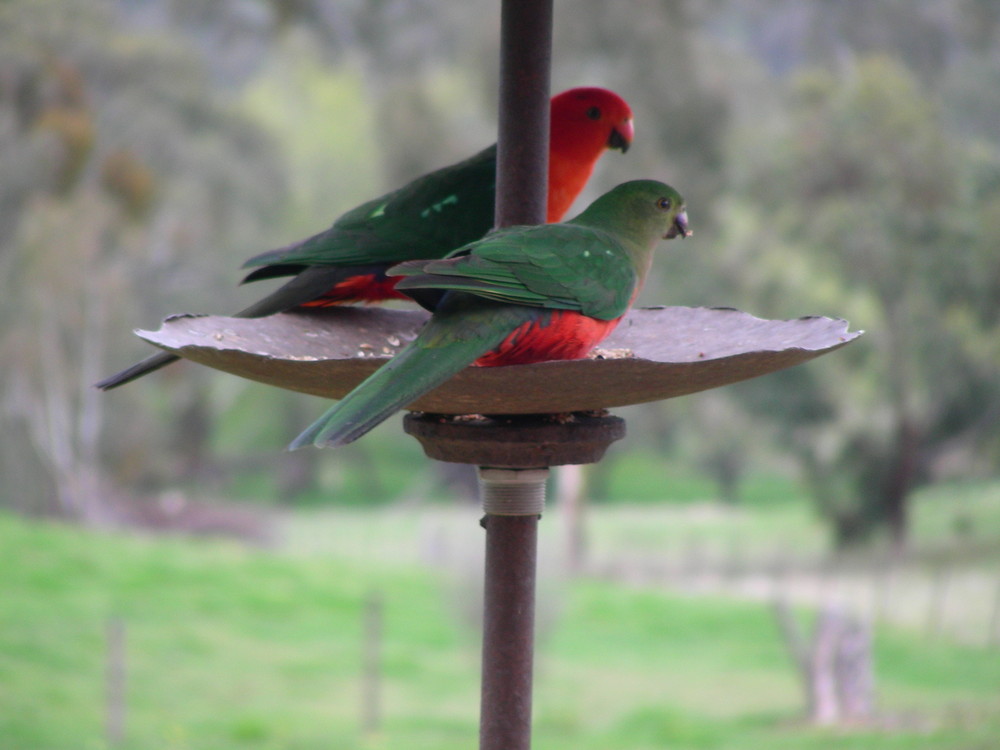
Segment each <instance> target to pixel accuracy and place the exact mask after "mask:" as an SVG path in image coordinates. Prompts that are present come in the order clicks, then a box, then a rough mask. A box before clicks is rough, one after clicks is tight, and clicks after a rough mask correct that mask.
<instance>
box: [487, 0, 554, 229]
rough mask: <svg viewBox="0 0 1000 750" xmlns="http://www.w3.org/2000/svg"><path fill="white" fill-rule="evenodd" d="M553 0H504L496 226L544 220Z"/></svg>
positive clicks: (539, 222) (546, 186) (538, 222)
mask: <svg viewBox="0 0 1000 750" xmlns="http://www.w3.org/2000/svg"><path fill="white" fill-rule="evenodd" d="M551 65H552V0H503V3H502V5H501V9H500V118H499V122H498V133H497V205H496V225H497V226H498V227H504V226H509V225H511V224H543V223H545V217H546V203H547V200H546V196H547V192H548V171H549V70H550V68H551Z"/></svg>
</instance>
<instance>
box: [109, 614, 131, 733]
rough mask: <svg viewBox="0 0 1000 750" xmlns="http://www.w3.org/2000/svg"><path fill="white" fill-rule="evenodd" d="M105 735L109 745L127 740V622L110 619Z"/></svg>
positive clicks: (115, 618)
mask: <svg viewBox="0 0 1000 750" xmlns="http://www.w3.org/2000/svg"><path fill="white" fill-rule="evenodd" d="M105 639H106V644H107V645H106V649H107V650H106V665H105V680H106V685H105V711H106V716H105V727H104V728H105V733H106V735H107V739H108V745H109V746H111V747H115V746H117V745H120V744H121V743H122V740H124V739H125V711H126V706H125V621H124V620H122V618H120V617H109V618H108V621H107V624H106V626H105Z"/></svg>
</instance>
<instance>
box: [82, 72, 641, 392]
mask: <svg viewBox="0 0 1000 750" xmlns="http://www.w3.org/2000/svg"><path fill="white" fill-rule="evenodd" d="M550 122H551V126H550V143H549V195H548V221H550V222H553V221H559V220H560V219H561V218H562V217H563V215H564V214H565V213H566V211H568V210H569V207H570V205H571V204H572V203H573V201H574V199H575V198H576V197H577V195H579V194H580V191H581V190H583V187H584V185H586V183H587V180H588V179H589V178H590V174H591V172H592V171H593V169H594V165H595V164H596V163H597V160H598V159H599V158H600V157H601V154H603V153H604V151H605V150H607V149H620V150H621V151H623V152H624V151H626V150H628V147H629V144H631V142H632V137H633V135H634V130H633V125H632V110H631V109H630V108H629V106H628V104H627V103H626V102H625V100H624V99H622V98H621V97H620V96H618V95H617V94H615V93H614V92H612V91H608V90H606V89H600V88H576V89H570V90H569V91H564V92H563V93H561V94H558V95H557V96H555V97H553V98H552V104H551V115H550ZM495 194H496V146H495V145H493V146H490V147H489V148H487V149H485V150H483V151H480V152H479V153H478V154H476V155H474V156H472V157H470V158H468V159H466V160H465V161H461V162H459V163H457V164H453V165H451V166H449V167H444V168H443V169H439V170H437V171H435V172H430V173H429V174H426V175H424V176H423V177H418V178H417V179H416V180H414V181H413V182H411V183H409V184H408V185H405V186H403V187H401V188H399V189H398V190H395V191H393V192H391V193H387V194H386V195H383V196H381V197H379V198H375V199H374V200H371V201H368V202H367V203H363V204H361V205H360V206H358V207H357V208H354V209H352V210H350V211H348V212H347V213H345V214H344V215H343V216H341V217H340V218H339V219H337V220H336V221H335V222H334V223H333V226H331V227H330V228H329V229H327V230H326V231H324V232H320V233H319V234H316V235H313V236H312V237H309V238H307V239H305V240H302V241H301V242H296V243H293V244H291V245H288V246H287V247H282V248H279V249H277V250H271V251H269V252H266V253H262V254H260V255H257V256H255V257H253V258H251V259H250V260H248V261H247V262H246V263H245V264H244V266H245V267H254V268H256V269H257V270H255V271H253V272H251V273H250V274H249V275H248V276H247V277H246V278H245V279H244V280H243V281H244V282H247V281H258V280H260V279H270V278H277V277H282V276H292V277H293V278H292V279H291V280H290V281H288V283H286V284H285V285H284V286H282V287H280V288H279V289H277V290H276V291H274V292H272V293H271V294H269V295H268V296H267V297H264V298H263V299H262V300H260V301H259V302H256V303H254V304H253V305H250V307H248V308H246V309H245V310H243V311H241V312H239V313H237V314H236V315H237V316H238V317H243V318H260V317H264V316H266V315H273V314H275V313H279V312H284V311H285V310H290V309H292V308H295V307H300V306H307V307H325V306H330V305H340V304H346V303H354V302H380V301H383V300H387V299H407V297H406V296H405V295H403V294H401V293H400V292H397V291H396V290H395V282H396V279H395V278H391V277H387V276H386V269H388V268H389V267H390V266H392V265H395V264H397V263H401V262H403V261H407V260H413V259H417V258H441V257H443V256H444V255H446V254H447V253H449V252H450V251H452V250H454V249H455V248H457V247H461V246H462V245H464V244H466V243H468V242H472V241H473V240H477V239H479V238H480V237H482V236H483V235H484V234H486V232H488V231H489V230H490V229H491V228H492V227H493V212H494V203H495ZM176 359H178V357H177V356H176V355H173V354H168V353H166V352H161V353H159V354H155V355H153V356H151V357H148V358H147V359H144V360H142V361H141V362H138V363H136V364H135V365H133V366H131V367H129V368H127V369H125V370H122V371H121V372H119V373H116V374H115V375H111V376H110V377H107V378H105V379H104V380H102V381H100V382H99V383H97V384H96V385H97V387H98V388H101V389H103V390H108V389H110V388H115V387H117V386H119V385H122V384H124V383H128V382H130V381H132V380H135V379H136V378H139V377H142V376H143V375H146V374H148V373H150V372H153V371H154V370H158V369H159V368H161V367H163V366H164V365H167V364H170V363H171V362H173V361H174V360H176Z"/></svg>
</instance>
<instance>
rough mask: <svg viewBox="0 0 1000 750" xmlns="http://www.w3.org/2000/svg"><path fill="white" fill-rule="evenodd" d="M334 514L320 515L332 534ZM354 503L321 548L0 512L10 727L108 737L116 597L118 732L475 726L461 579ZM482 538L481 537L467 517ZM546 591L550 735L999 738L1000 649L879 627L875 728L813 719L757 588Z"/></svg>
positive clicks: (314, 737)
mask: <svg viewBox="0 0 1000 750" xmlns="http://www.w3.org/2000/svg"><path fill="white" fill-rule="evenodd" d="M419 514H420V511H413V512H412V513H411V514H410V517H411V518H415V517H416V518H418V517H419ZM336 517H337V514H325V515H324V521H323V523H322V524H318V525H317V528H326V529H329V530H330V535H331V536H332V537H336V536H337V533H338V530H337V527H336ZM470 517H471V516H470ZM344 518H345V523H344V528H343V529H341V530H340V533H343V534H344V536H345V538H346V537H347V536H351V537H352V539H353V543H352V544H344V545H342V546H341V545H336V546H334V547H333V548H332V549H329V548H328V549H326V550H325V551H324V552H323V554H316V553H315V551H310V549H309V547H308V545H307V544H296V545H294V547H292V548H291V549H285V548H281V549H279V550H274V551H262V550H253V549H247V548H245V547H243V546H240V545H238V544H235V543H231V542H223V541H209V542H206V541H185V540H177V539H158V538H143V537H135V536H129V535H119V534H110V533H100V534H99V533H95V532H85V531H81V530H79V529H76V528H72V527H66V526H61V525H53V524H44V523H37V522H26V521H23V520H21V519H17V518H13V517H10V516H0V550H2V554H3V566H2V568H0V747H2V748H3V749H4V750H63V749H65V750H70V749H74V750H75V749H76V748H85V749H87V748H91V749H98V748H104V747H107V745H106V742H105V739H104V735H105V732H104V721H105V719H104V703H105V680H104V670H105V663H104V652H105V635H104V634H105V628H106V623H107V620H108V618H109V617H111V616H117V617H120V618H122V619H123V620H124V622H125V623H126V628H127V653H128V659H127V665H128V678H127V704H128V713H127V722H126V739H125V742H124V744H123V745H122V747H126V748H136V749H139V748H142V749H144V750H145V749H147V748H157V749H158V750H159V749H163V750H168V749H170V750H172V749H177V750H181V749H185V750H186V749H192V750H193V749H196V748H199V749H200V748H211V749H213V750H225V749H227V748H274V749H275V750H277V749H278V748H281V749H282V750H289V749H295V748H302V749H305V748H316V749H317V750H318V749H319V748H324V749H328V748H335V749H336V748H344V749H347V748H407V750H423V749H424V748H427V749H428V750H430V749H431V748H433V749H434V750H451V749H452V748H455V749H456V750H457V749H458V748H463V749H468V748H473V747H475V746H476V743H477V716H478V702H479V697H478V671H479V653H478V638H477V635H476V630H475V628H474V626H472V625H471V624H470V623H469V621H470V619H474V618H470V617H469V614H468V612H469V610H471V609H474V608H472V607H469V605H468V604H467V600H468V599H469V598H470V595H469V591H468V588H469V587H468V584H467V583H465V582H464V581H463V580H460V579H459V578H458V577H456V576H454V575H445V574H442V573H440V572H435V571H433V570H430V569H426V568H423V567H422V566H417V565H414V564H412V562H407V561H405V560H404V559H402V556H401V557H400V558H398V559H394V558H393V557H392V556H388V555H386V556H382V555H378V554H373V553H372V552H371V550H372V549H375V550H377V549H380V548H381V546H383V543H384V542H385V540H384V539H383V538H382V536H381V535H382V532H381V531H378V529H379V528H381V527H379V526H377V525H376V526H373V527H369V528H368V530H367V531H365V530H364V527H363V524H361V523H360V522H359V521H358V516H357V515H353V516H347V515H345V516H344ZM405 525H406V524H404V526H405ZM417 526H419V523H418V524H417ZM372 529H375V530H372ZM396 533H399V532H396ZM366 534H367V538H366ZM468 537H469V543H470V545H472V546H475V545H476V544H477V543H481V540H480V536H479V529H478V528H476V527H475V526H474V524H473V525H470V527H469V531H468ZM398 541H400V540H399V539H390V544H389V545H388V546H391V544H395V543H397V542H398ZM543 542H544V540H543ZM366 550H368V551H367V552H366ZM383 558H385V559H383ZM476 575H477V573H476V571H469V575H468V578H469V579H473V578H475V577H476ZM372 591H378V592H380V594H381V596H382V597H383V599H384V602H385V621H384V644H383V659H382V662H383V670H382V695H381V701H382V717H383V718H382V728H381V730H380V731H379V732H377V733H375V734H372V735H370V736H366V735H365V734H364V733H363V732H362V731H361V729H360V727H361V715H362V699H361V692H362V691H361V673H362V631H363V609H364V602H365V600H366V597H367V596H368V595H369V593H370V592H372ZM539 609H540V615H541V620H542V627H541V634H540V638H539V644H538V654H537V666H536V710H535V743H534V746H535V747H537V748H547V749H552V750H562V749H564V748H565V749H566V750H569V749H570V748H573V749H574V750H590V749H593V750H597V749H601V750H604V749H607V748H615V749H616V750H646V749H647V748H648V749H649V750H652V749H653V748H718V749H720V750H722V749H728V748H733V749H734V750H735V749H736V748H741V749H749V750H757V749H758V748H759V749H761V750H763V748H769V749H774V748H777V749H778V750H782V749H783V748H789V750H791V749H792V748H795V749H796V750H800V749H802V748H806V749H813V748H815V749H817V750H820V749H823V750H826V749H830V750H833V749H834V748H836V749H838V750H839V749H841V748H843V749H846V748H859V749H860V748H865V749H866V750H867V749H869V748H871V749H874V750H880V749H881V748H887V749H888V748H892V749H893V750H896V749H903V748H914V749H916V748H920V749H924V748H941V749H942V750H944V749H947V750H974V749H975V750H987V749H988V748H993V747H996V746H997V744H998V743H1000V650H996V649H995V650H988V649H985V648H975V647H970V646H959V645H955V644H952V643H949V642H947V641H946V640H943V639H939V640H937V641H929V640H925V639H921V638H919V637H917V636H915V635H913V634H910V633H907V632H897V631H892V630H882V631H880V632H879V633H878V634H877V643H876V653H877V678H878V694H879V703H880V711H881V715H882V719H881V720H880V726H878V727H870V728H867V729H856V730H851V731H845V730H837V731H834V730H818V729H814V728H811V727H808V726H806V725H804V724H803V723H802V721H801V720H800V716H801V711H802V697H801V694H800V691H799V688H798V685H797V682H796V677H795V673H794V672H793V670H792V668H791V666H790V664H789V662H788V659H787V656H786V655H785V653H784V650H783V647H782V645H781V643H780V641H779V639H778V635H777V632H776V629H775V626H774V623H773V621H772V618H771V615H770V612H769V610H768V608H767V607H766V606H763V605H761V604H757V603H752V602H734V601H727V600H725V599H722V598H719V597H710V596H699V597H686V596H680V595H670V594H666V593H662V592H659V591H651V590H630V589H628V588H624V587H620V586H614V585H612V584H607V583H597V582H586V581H579V582H567V581H565V580H560V579H559V578H558V577H556V578H555V579H550V580H547V581H546V582H545V583H543V585H542V586H541V590H540V601H539Z"/></svg>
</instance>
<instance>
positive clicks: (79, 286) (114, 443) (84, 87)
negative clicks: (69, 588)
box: [0, 0, 281, 522]
mask: <svg viewBox="0 0 1000 750" xmlns="http://www.w3.org/2000/svg"><path fill="white" fill-rule="evenodd" d="M0 50H2V51H0V68H2V70H3V71H4V75H3V76H2V77H0V154H2V155H3V156H2V158H3V164H2V165H0V172H2V173H3V174H4V180H3V182H2V187H0V211H2V212H3V221H2V222H0V223H2V225H3V227H4V230H3V233H2V236H0V263H2V268H0V272H2V273H3V275H4V277H5V278H7V279H13V280H16V282H17V283H16V284H11V285H9V286H8V290H7V291H6V292H5V294H4V295H3V299H2V302H0V306H2V307H0V311H2V313H3V315H2V322H0V349H2V356H3V359H4V361H5V362H7V363H8V367H7V370H8V374H7V376H6V377H5V378H4V382H3V406H4V408H3V412H2V413H0V424H2V429H3V431H4V434H5V435H6V436H7V438H8V440H15V441H25V442H27V443H29V444H30V445H31V446H33V449H34V451H35V454H36V458H37V460H36V461H32V462H22V461H14V460H13V459H11V460H8V457H9V456H11V455H12V454H9V453H7V452H6V451H5V452H4V464H5V466H4V475H5V476H10V474H12V473H15V474H17V473H22V472H23V471H25V470H26V468H30V467H36V468H37V467H43V468H44V472H45V475H46V476H44V477H37V478H36V479H35V480H31V479H30V478H22V481H18V482H13V483H11V484H10V485H8V487H16V488H17V491H18V492H29V493H33V494H34V495H35V497H34V498H33V499H26V498H24V497H19V498H6V502H8V503H10V504H15V505H17V506H19V507H31V508H34V509H36V510H54V509H58V510H59V511H61V512H63V513H66V514H69V515H72V516H76V517H78V518H80V519H82V520H85V521H92V522H100V521H104V520H107V519H108V517H109V513H110V508H111V505H110V504H109V503H108V502H107V500H108V499H109V497H108V496H109V494H110V493H111V492H112V489H111V488H110V487H109V485H108V483H107V482H106V472H105V470H104V469H103V468H102V462H107V464H104V465H108V466H110V467H111V469H112V471H120V470H122V469H123V464H126V463H128V462H129V461H132V460H135V459H136V458H139V459H140V460H142V461H144V462H145V461H147V460H148V461H149V465H151V466H152V465H155V464H156V461H153V460H151V459H152V457H154V456H162V455H164V454H165V447H166V445H167V442H168V441H169V433H170V431H171V421H170V420H161V419H158V415H157V413H156V410H155V405H152V404H149V403H144V402H142V401H141V400H140V397H142V396H143V395H144V394H141V393H139V392H136V391H133V393H132V395H123V396H122V397H120V398H118V400H117V405H118V408H116V409H114V410H111V409H109V406H110V404H111V401H110V399H109V398H108V397H106V396H102V395H101V394H99V393H98V392H97V391H95V390H93V389H92V388H91V387H90V383H92V382H93V381H94V380H95V379H96V378H98V377H99V376H100V375H101V374H102V373H103V371H104V370H105V369H106V368H108V367H109V365H108V364H107V363H108V361H109V359H110V358H109V357H108V356H107V355H108V352H109V350H110V349H111V347H112V343H111V342H120V343H121V344H122V345H123V346H127V345H129V344H133V343H134V342H131V341H129V338H128V337H126V336H121V335H120V334H121V333H124V331H126V330H127V327H128V326H129V325H130V324H131V323H132V322H134V321H140V320H142V319H144V318H145V319H146V320H150V319H155V318H152V316H153V315H155V316H156V317H159V316H160V315H162V313H163V311H164V309H167V308H165V307H164V306H163V305H161V304H159V302H160V301H161V300H163V299H164V298H165V297H171V298H174V299H177V298H181V297H183V290H185V289H188V288H191V287H196V286H203V285H204V284H206V282H207V283H211V280H212V279H213V278H214V277H215V276H216V274H218V272H219V269H220V268H222V267H224V266H225V265H227V262H228V259H227V257H226V253H225V248H226V247H227V245H228V246H230V247H231V246H232V244H233V243H246V244H249V242H250V241H251V240H256V239H257V238H259V235H260V232H261V228H262V226H264V224H265V222H266V221H267V218H268V216H269V215H271V214H272V212H273V211H274V209H275V201H274V199H273V194H274V191H275V190H280V186H281V174H280V171H279V169H278V165H277V162H276V160H275V158H274V152H273V149H272V148H271V146H270V144H269V143H268V141H267V140H266V139H265V138H264V137H263V136H262V135H261V133H260V131H259V130H258V129H257V128H255V127H254V126H253V125H251V124H250V123H249V122H248V121H247V119H246V118H244V117H241V116H239V115H237V114H235V113H234V111H233V108H232V107H231V106H227V105H226V104H225V103H224V102H222V101H220V100H221V99H222V98H223V97H220V95H219V92H218V91H216V90H213V89H212V88H210V87H209V85H208V80H207V79H206V77H205V75H204V73H203V68H202V67H201V66H200V65H199V62H198V56H197V55H192V54H191V51H190V50H189V49H188V48H187V47H186V46H185V45H184V44H183V43H181V42H179V41H178V40H176V39H170V38H169V37H165V36H158V35H157V36H154V35H141V36H140V35H137V34H135V33H131V32H129V31H128V30H127V29H126V28H124V27H123V26H122V25H121V24H120V23H119V19H118V17H117V16H116V13H115V6H114V5H113V4H111V3H106V2H99V1H95V2H90V3H73V4H69V5H67V4H66V3H62V2H58V1H50V0H39V1H37V2H36V1H31V2H28V1H24V0H22V1H14V2H8V3H4V4H3V5H2V6H0ZM205 248H212V252H211V253H205V252H204V249H205ZM137 260H140V262H136V261H137ZM118 321H120V322H118ZM113 323H116V325H113ZM112 329H114V332H113V335H112V336H110V337H109V331H111V330H112ZM129 349H130V350H131V351H132V352H134V351H135V347H134V345H133V346H129ZM114 350H115V351H116V353H120V354H121V358H124V357H125V356H129V355H128V354H126V353H125V352H124V351H121V352H119V351H118V347H117V346H116V347H115V349H114ZM11 365H13V366H11ZM145 395H147V396H148V393H147V394H145ZM124 400H128V401H127V404H128V405H127V407H123V406H122V403H123V401H124ZM183 421H184V420H182V422H183ZM187 421H188V422H190V420H187ZM201 436H202V433H201V431H200V430H186V431H185V432H184V443H185V449H186V450H188V451H191V450H194V451H195V452H196V448H192V446H197V444H198V443H199V441H200V440H201ZM186 460H188V461H190V459H186ZM49 487H51V488H54V491H55V496H56V501H55V502H54V503H49V502H48V501H47V500H46V499H44V495H43V493H44V492H45V491H46V488H49ZM32 488H33V489H32Z"/></svg>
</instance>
